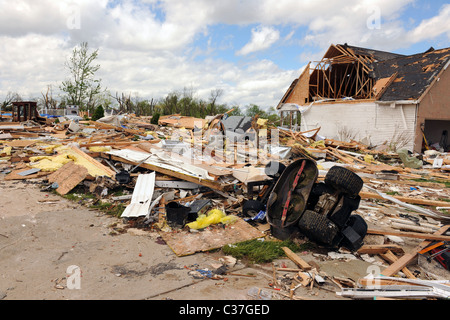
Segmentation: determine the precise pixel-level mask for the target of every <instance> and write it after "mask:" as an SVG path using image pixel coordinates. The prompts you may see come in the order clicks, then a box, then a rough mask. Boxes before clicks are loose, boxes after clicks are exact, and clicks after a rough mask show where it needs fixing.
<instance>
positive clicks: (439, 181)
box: [411, 179, 450, 188]
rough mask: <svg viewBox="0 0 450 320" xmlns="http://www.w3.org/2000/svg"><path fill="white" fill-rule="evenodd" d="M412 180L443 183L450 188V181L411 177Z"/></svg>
mask: <svg viewBox="0 0 450 320" xmlns="http://www.w3.org/2000/svg"><path fill="white" fill-rule="evenodd" d="M411 180H412V181H416V182H432V183H441V184H443V185H445V187H446V188H450V182H449V181H441V180H427V179H411Z"/></svg>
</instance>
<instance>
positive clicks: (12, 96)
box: [0, 91, 22, 111]
mask: <svg viewBox="0 0 450 320" xmlns="http://www.w3.org/2000/svg"><path fill="white" fill-rule="evenodd" d="M17 101H22V97H21V96H20V95H19V94H18V93H17V92H12V91H9V92H8V93H7V94H6V97H5V100H3V102H2V103H0V111H2V110H7V109H8V108H9V107H10V105H11V103H13V102H17Z"/></svg>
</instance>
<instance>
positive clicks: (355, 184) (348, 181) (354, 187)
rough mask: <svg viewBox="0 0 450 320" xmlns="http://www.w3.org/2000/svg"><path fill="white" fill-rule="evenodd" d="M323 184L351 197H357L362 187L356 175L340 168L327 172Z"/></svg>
mask: <svg viewBox="0 0 450 320" xmlns="http://www.w3.org/2000/svg"><path fill="white" fill-rule="evenodd" d="M325 183H326V184H328V185H330V186H332V187H334V188H335V189H336V190H338V191H341V192H344V193H346V194H348V195H350V196H352V197H355V196H357V195H358V194H359V192H360V191H361V189H362V187H363V185H364V181H363V180H362V179H361V178H360V177H359V176H358V175H357V174H356V173H354V172H352V171H350V170H348V169H346V168H344V167H340V166H334V167H332V168H331V169H330V170H329V171H328V173H327V175H326V176H325Z"/></svg>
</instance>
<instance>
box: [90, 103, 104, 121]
mask: <svg viewBox="0 0 450 320" xmlns="http://www.w3.org/2000/svg"><path fill="white" fill-rule="evenodd" d="M104 116H105V110H104V109H103V107H102V106H98V107H97V108H95V111H94V114H93V115H92V120H94V121H97V120H98V119H101V118H103V117H104Z"/></svg>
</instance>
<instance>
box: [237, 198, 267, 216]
mask: <svg viewBox="0 0 450 320" xmlns="http://www.w3.org/2000/svg"><path fill="white" fill-rule="evenodd" d="M261 210H264V205H263V204H262V203H261V202H260V201H257V200H247V201H245V202H244V205H243V206H242V214H243V215H244V216H245V217H251V218H253V217H254V216H256V215H257V214H258V213H259V212H260V211H261Z"/></svg>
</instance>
